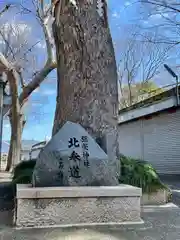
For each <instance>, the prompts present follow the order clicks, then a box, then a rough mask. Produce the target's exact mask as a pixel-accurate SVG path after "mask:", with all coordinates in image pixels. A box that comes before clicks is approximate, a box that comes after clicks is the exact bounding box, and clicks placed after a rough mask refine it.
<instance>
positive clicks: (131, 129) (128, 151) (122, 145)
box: [119, 120, 142, 158]
mask: <svg viewBox="0 0 180 240" xmlns="http://www.w3.org/2000/svg"><path fill="white" fill-rule="evenodd" d="M119 151H120V153H121V154H124V155H125V156H130V157H134V158H141V157H142V151H141V120H138V121H133V122H129V123H125V124H122V125H119Z"/></svg>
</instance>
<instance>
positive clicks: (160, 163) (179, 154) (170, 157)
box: [119, 109, 180, 174]
mask: <svg viewBox="0 0 180 240" xmlns="http://www.w3.org/2000/svg"><path fill="white" fill-rule="evenodd" d="M179 139H180V110H179V109H176V110H175V109H174V110H173V109H171V110H168V111H166V112H161V113H156V114H155V115H151V116H148V117H144V118H141V119H139V120H135V121H132V122H128V123H124V124H121V125H119V150H120V152H121V153H122V154H124V155H126V156H131V157H134V158H141V159H144V160H146V161H149V162H150V163H151V164H152V165H153V166H154V167H155V168H156V170H157V171H158V172H159V173H162V174H180V141H179Z"/></svg>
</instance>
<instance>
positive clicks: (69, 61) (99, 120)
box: [53, 0, 118, 157]
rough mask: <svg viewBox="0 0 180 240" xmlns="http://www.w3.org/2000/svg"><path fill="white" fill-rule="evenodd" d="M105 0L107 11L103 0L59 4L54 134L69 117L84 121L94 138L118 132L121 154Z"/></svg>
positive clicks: (112, 60)
mask: <svg viewBox="0 0 180 240" xmlns="http://www.w3.org/2000/svg"><path fill="white" fill-rule="evenodd" d="M101 1H102V7H101V14H99V13H98V4H97V2H99V1H97V0H91V1H90V0H81V1H80V0H78V1H76V4H77V5H76V6H75V5H74V3H71V1H62V0H61V1H58V3H57V4H56V6H55V11H54V14H55V21H54V24H53V33H54V38H55V45H56V54H57V72H58V87H57V92H58V94H57V105H56V112H55V119H54V126H53V135H54V134H56V133H57V132H58V130H59V129H60V128H61V127H62V125H63V124H64V123H65V122H66V121H72V122H75V123H79V124H81V125H82V126H83V127H84V128H85V129H86V130H87V131H88V132H89V133H90V134H91V135H92V136H93V137H94V138H101V137H103V136H104V135H106V134H107V132H108V133H112V132H113V134H112V135H113V136H114V140H113V142H112V146H113V150H112V151H114V155H116V154H117V150H118V144H117V116H118V86H117V69H116V61H115V54H114V49H113V44H112V38H111V34H110V29H109V26H108V20H107V9H106V8H107V6H106V2H105V0H101ZM99 10H100V8H99ZM112 135H111V136H112ZM112 157H113V156H112Z"/></svg>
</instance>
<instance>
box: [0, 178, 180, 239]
mask: <svg viewBox="0 0 180 240" xmlns="http://www.w3.org/2000/svg"><path fill="white" fill-rule="evenodd" d="M163 181H164V182H165V183H167V184H168V185H170V186H171V187H172V189H174V191H173V201H174V203H176V204H177V205H179V206H180V183H179V181H178V180H173V181H170V180H167V181H166V180H163ZM3 184H7V185H6V189H7V188H8V183H3ZM1 194H3V192H2V189H1V188H0V195H1ZM9 197H10V195H9ZM142 218H143V220H144V222H145V223H144V224H143V225H141V226H136V227H118V228H115V227H114V228H113V227H111V228H110V227H109V228H108V227H103V228H102V227H101V228H96V229H91V230H90V229H89V230H86V229H79V230H77V229H74V230H73V229H71V230H70V229H68V230H60V229H36V230H35V229H33V230H15V229H12V228H11V227H10V226H8V223H9V224H10V223H11V222H12V212H11V211H3V212H0V240H40V239H43V240H180V208H179V207H177V206H176V205H173V204H167V205H164V206H159V207H156V206H147V207H144V208H142Z"/></svg>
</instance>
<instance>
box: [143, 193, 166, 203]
mask: <svg viewBox="0 0 180 240" xmlns="http://www.w3.org/2000/svg"><path fill="white" fill-rule="evenodd" d="M169 194H170V193H169V192H168V191H167V190H159V191H157V192H155V193H152V194H143V195H142V197H141V204H142V205H160V204H164V203H167V202H168V199H169Z"/></svg>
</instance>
